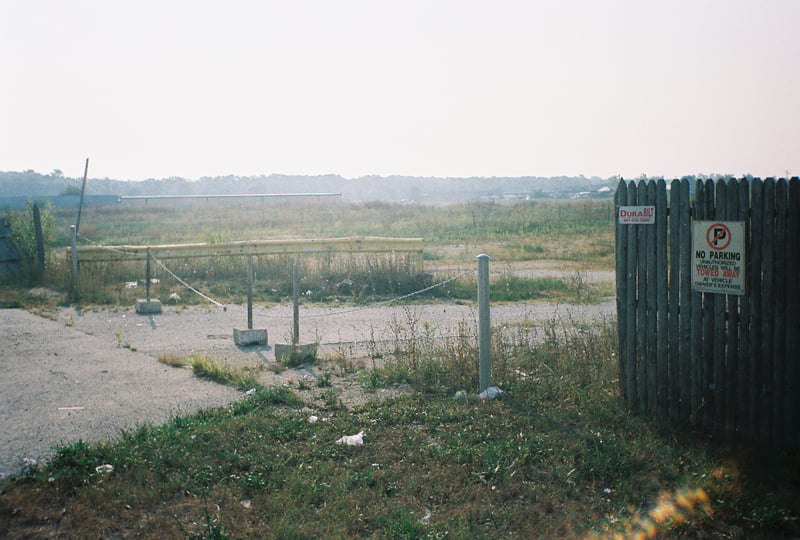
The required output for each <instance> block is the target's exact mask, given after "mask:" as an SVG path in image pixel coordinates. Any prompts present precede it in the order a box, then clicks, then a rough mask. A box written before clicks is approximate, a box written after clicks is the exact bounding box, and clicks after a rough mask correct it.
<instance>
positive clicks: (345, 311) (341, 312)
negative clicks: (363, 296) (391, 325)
mask: <svg viewBox="0 0 800 540" xmlns="http://www.w3.org/2000/svg"><path fill="white" fill-rule="evenodd" d="M472 273H473V270H467V271H465V272H462V273H461V274H458V275H457V276H453V277H451V278H448V279H446V280H444V281H440V282H439V283H434V284H433V285H430V286H428V287H425V288H424V289H420V290H418V291H414V292H412V293H408V294H405V295H403V296H398V297H397V298H390V299H388V300H383V301H381V302H376V303H374V304H370V305H368V306H359V307H356V308H349V309H340V310H338V311H329V312H327V313H317V314H314V315H310V314H305V315H303V318H304V319H314V318H317V317H331V316H336V315H345V314H349V313H355V312H357V311H363V310H366V309H373V308H376V307H381V306H385V305H388V304H393V303H395V302H399V301H401V300H405V299H406V298H411V297H412V296H416V295H418V294H422V293H424V292H428V291H430V290H432V289H435V288H436V287H441V286H443V285H447V284H448V283H450V282H451V281H455V280H457V279H459V278H462V277H464V276H466V275H468V274H472ZM265 316H266V317H270V318H273V319H292V318H294V316H290V315H269V314H266V315H265Z"/></svg>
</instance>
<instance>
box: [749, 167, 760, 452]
mask: <svg viewBox="0 0 800 540" xmlns="http://www.w3.org/2000/svg"><path fill="white" fill-rule="evenodd" d="M750 189H751V194H752V195H751V212H752V213H751V218H750V223H751V227H752V233H751V235H750V242H751V249H750V257H749V260H748V262H749V265H748V269H747V280H748V290H749V291H750V358H749V362H748V363H749V369H748V375H749V380H750V390H749V392H748V393H749V398H748V400H747V401H748V411H747V421H748V433H749V434H750V436H751V437H753V438H758V437H759V436H760V431H761V427H760V426H761V423H760V422H761V385H762V383H761V378H762V376H761V355H762V351H761V341H762V340H761V324H762V318H763V317H762V311H763V309H764V306H763V302H762V293H763V291H762V288H761V281H762V275H761V267H762V262H761V261H762V256H763V251H762V249H761V244H762V241H763V239H764V220H763V215H764V182H762V181H761V179H758V178H757V179H755V180H753V182H751V185H750Z"/></svg>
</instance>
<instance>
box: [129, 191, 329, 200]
mask: <svg viewBox="0 0 800 540" xmlns="http://www.w3.org/2000/svg"><path fill="white" fill-rule="evenodd" d="M341 196H342V194H341V193H222V194H207V195H202V194H201V195H120V196H119V197H118V200H119V202H124V201H145V202H147V201H150V200H153V201H163V200H169V199H206V200H208V199H259V198H260V199H281V198H286V199H290V198H302V197H341Z"/></svg>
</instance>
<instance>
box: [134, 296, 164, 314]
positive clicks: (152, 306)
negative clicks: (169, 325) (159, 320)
mask: <svg viewBox="0 0 800 540" xmlns="http://www.w3.org/2000/svg"><path fill="white" fill-rule="evenodd" d="M136 313H140V314H142V315H151V314H153V313H161V300H157V299H155V298H151V299H150V300H144V299H142V298H140V299H139V300H137V301H136Z"/></svg>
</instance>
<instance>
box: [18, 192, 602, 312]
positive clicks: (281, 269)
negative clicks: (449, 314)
mask: <svg viewBox="0 0 800 540" xmlns="http://www.w3.org/2000/svg"><path fill="white" fill-rule="evenodd" d="M612 211H613V206H612V203H611V201H607V200H606V201H517V202H514V203H497V202H475V203H469V204H454V205H449V206H436V207H431V206H418V205H417V206H407V205H400V204H387V203H366V204H347V203H320V204H308V203H305V204H294V203H285V204H281V205H271V204H264V203H253V202H246V203H239V204H235V203H234V204H231V203H227V204H221V203H195V204H192V205H181V204H176V205H171V206H161V205H151V206H141V205H136V204H135V203H126V205H122V206H117V207H110V206H99V207H89V208H86V209H85V210H84V212H83V217H82V221H81V231H80V232H81V237H80V239H79V245H87V244H91V243H99V244H104V245H123V244H133V245H157V244H170V243H191V242H212V243H214V242H225V241H232V240H263V239H273V238H320V237H342V236H357V235H369V236H394V237H420V238H423V239H424V240H425V252H424V258H425V260H426V261H427V263H426V267H432V266H438V267H440V268H441V267H448V266H450V267H453V268H454V270H452V271H448V270H446V269H445V270H441V269H440V270H437V271H434V272H432V271H431V270H427V269H426V271H425V272H420V271H419V270H418V269H416V268H415V265H414V261H412V260H410V259H409V258H406V257H403V256H399V255H392V254H387V255H382V256H375V255H373V256H354V257H349V256H348V257H334V256H331V257H317V256H314V257H300V258H297V257H288V256H285V257H280V256H266V257H258V258H256V261H255V264H256V267H255V273H256V280H257V281H256V291H255V295H256V298H257V299H258V300H259V301H266V302H278V301H285V300H286V299H287V298H289V297H290V296H291V294H292V278H291V276H292V272H291V268H292V265H293V264H295V263H297V262H300V263H301V265H302V268H303V270H302V278H301V284H300V286H301V290H302V291H303V292H304V293H305V292H308V293H309V294H308V295H307V297H306V300H310V301H321V302H323V301H324V302H330V301H334V300H337V301H353V302H368V301H370V300H372V299H375V298H386V297H391V296H400V295H405V294H409V293H412V292H415V291H419V290H421V289H425V288H427V287H429V286H430V285H432V284H434V283H438V282H439V281H441V280H444V279H449V278H451V277H454V275H457V274H458V270H457V267H463V266H464V265H469V266H472V265H473V263H474V258H475V256H476V255H477V254H478V253H480V252H483V251H485V252H488V253H490V255H491V256H492V260H493V262H494V263H496V264H502V263H514V262H521V261H532V260H556V261H559V262H560V264H561V265H562V266H563V267H564V268H570V267H571V268H574V269H575V271H579V270H585V269H597V268H603V269H609V270H610V269H612V268H613V256H614V237H613V230H614V229H613V219H612V215H611V214H612ZM15 215H16V216H17V217H18V219H22V218H23V217H24V214H22V213H17V214H15ZM74 220H75V210H74V209H63V208H55V209H52V221H53V223H52V233H51V234H52V246H53V249H51V250H49V251H48V260H47V267H48V271H47V274H46V276H44V283H43V284H44V285H46V286H48V287H50V288H54V289H57V290H62V291H66V290H67V288H68V287H69V284H70V264H71V263H70V261H68V260H67V257H66V248H67V247H68V246H69V244H70V238H69V225H70V224H72V223H73V222H74ZM28 221H29V219H28ZM587 239H590V241H587ZM165 264H166V266H167V267H168V268H169V269H170V270H171V271H172V272H174V273H175V274H176V275H177V276H178V277H181V278H182V279H184V280H186V281H188V282H189V283H190V284H191V285H192V286H194V287H196V288H198V289H200V290H202V291H203V292H205V293H206V294H209V295H210V296H212V297H214V298H215V299H217V300H219V301H221V302H233V303H237V302H242V301H243V300H244V298H245V297H246V287H247V284H246V280H245V276H246V261H245V260H243V258H237V257H209V258H201V259H183V260H169V261H165ZM153 271H154V275H155V277H156V278H157V279H158V282H156V283H153V291H152V292H153V294H154V295H156V296H158V297H160V298H161V299H162V300H164V301H165V302H169V300H167V298H169V296H170V295H171V294H173V293H175V294H179V296H180V297H181V301H180V302H181V303H182V304H185V303H199V302H204V300H203V299H201V298H200V297H198V296H196V295H193V294H185V293H186V291H185V289H184V287H183V285H182V284H180V283H179V282H178V281H177V280H175V279H174V278H173V277H172V276H171V275H169V273H167V272H166V271H164V270H163V269H162V268H160V267H159V266H158V265H154V267H153ZM509 280H512V281H511V282H510V281H509ZM513 280H517V281H516V282H514V281H513ZM143 281H144V263H143V262H141V261H137V262H130V263H119V262H115V263H92V264H83V265H81V267H80V280H79V288H78V290H77V291H75V292H76V298H78V299H80V301H81V302H82V303H84V304H105V305H115V304H127V303H131V302H133V301H135V299H136V298H138V297H139V296H141V291H140V290H137V289H134V288H131V284H133V283H136V284H137V288H141V287H143V286H144V283H143ZM463 283H464V285H463V286H462V287H458V284H453V286H452V287H450V288H449V289H447V288H442V287H435V288H433V289H431V290H430V291H428V292H427V293H426V296H428V297H445V298H452V299H468V298H470V294H473V293H472V291H470V290H469V289H470V283H469V280H463ZM20 284H22V283H20ZM509 284H510V285H512V287H511V288H512V292H511V293H507V292H506V291H507V289H508V285H509ZM22 285H24V284H22ZM572 289H574V287H573V285H572V284H571V283H570V282H569V278H568V277H567V276H565V277H564V278H563V279H550V280H534V279H526V278H522V277H519V276H517V277H516V278H514V277H513V275H511V274H510V275H509V279H506V280H505V284H504V285H503V286H502V287H498V288H497V291H495V292H496V294H498V300H499V299H500V298H503V297H506V298H508V300H510V301H514V300H521V299H522V300H535V299H538V298H558V299H560V300H561V301H573V300H574V299H575V297H576V295H574V294H572V292H571V290H572ZM472 290H474V287H472ZM604 294H605V291H600V292H599V295H595V296H594V297H595V298H597V297H599V296H602V295H604Z"/></svg>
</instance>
